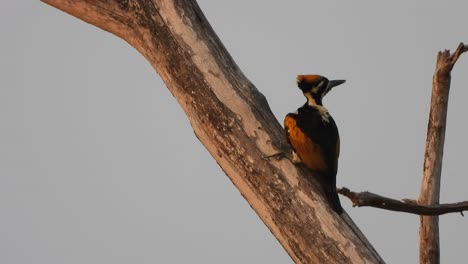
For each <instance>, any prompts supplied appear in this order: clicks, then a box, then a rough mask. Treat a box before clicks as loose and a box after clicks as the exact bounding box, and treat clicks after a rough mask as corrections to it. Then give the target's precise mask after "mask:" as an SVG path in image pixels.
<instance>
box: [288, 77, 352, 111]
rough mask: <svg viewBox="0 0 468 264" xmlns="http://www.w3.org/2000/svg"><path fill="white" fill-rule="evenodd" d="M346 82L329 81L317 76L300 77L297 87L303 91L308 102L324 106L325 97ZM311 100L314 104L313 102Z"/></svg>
mask: <svg viewBox="0 0 468 264" xmlns="http://www.w3.org/2000/svg"><path fill="white" fill-rule="evenodd" d="M344 82H345V80H331V81H330V80H328V79H327V78H325V77H323V76H320V75H315V74H307V75H298V76H297V86H299V88H300V89H301V90H302V93H304V96H305V97H306V98H307V102H308V103H309V104H310V103H314V104H318V105H322V99H323V97H324V96H325V95H326V94H327V93H328V92H330V91H331V89H332V88H333V87H335V86H338V85H340V84H342V83H344ZM311 100H312V101H313V102H311Z"/></svg>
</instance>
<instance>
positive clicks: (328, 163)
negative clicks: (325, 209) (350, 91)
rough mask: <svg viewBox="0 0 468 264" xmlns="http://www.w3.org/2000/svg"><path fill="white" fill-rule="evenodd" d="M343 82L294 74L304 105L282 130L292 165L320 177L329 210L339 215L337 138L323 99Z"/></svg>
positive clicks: (288, 116) (289, 116) (287, 116)
mask: <svg viewBox="0 0 468 264" xmlns="http://www.w3.org/2000/svg"><path fill="white" fill-rule="evenodd" d="M344 82H345V81H344V80H332V81H330V80H328V79H327V78H325V77H323V76H320V75H298V76H297V85H298V86H299V88H300V89H301V90H302V93H303V94H304V96H305V97H306V98H307V102H306V103H305V104H304V105H303V106H302V107H300V108H299V109H297V111H296V112H294V113H289V114H287V115H286V117H285V119H284V129H285V132H286V136H287V139H288V142H289V144H290V145H291V147H292V149H293V153H292V157H293V162H298V163H303V164H304V165H305V166H306V167H307V168H308V169H310V170H312V171H314V172H316V173H318V174H320V175H322V176H323V185H324V186H323V188H324V191H325V194H326V196H327V199H328V201H329V203H330V204H331V206H332V208H333V210H334V211H335V212H337V213H338V214H341V213H342V212H343V208H342V207H341V203H340V200H339V198H338V193H337V192H336V173H337V169H338V156H339V155H340V136H339V134H338V128H337V127H336V124H335V121H334V120H333V118H332V117H331V115H330V114H329V113H328V110H327V109H326V108H325V107H324V106H323V104H322V100H323V97H324V96H325V95H326V94H327V93H328V92H330V90H331V89H332V88H333V87H335V86H337V85H340V84H342V83H344Z"/></svg>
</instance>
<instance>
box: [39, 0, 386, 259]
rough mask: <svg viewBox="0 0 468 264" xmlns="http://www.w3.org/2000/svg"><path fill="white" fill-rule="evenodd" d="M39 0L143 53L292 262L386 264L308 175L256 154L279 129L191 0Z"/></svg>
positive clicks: (269, 147)
mask: <svg viewBox="0 0 468 264" xmlns="http://www.w3.org/2000/svg"><path fill="white" fill-rule="evenodd" d="M43 1H44V2H46V3H48V4H50V5H52V6H54V7H56V8H58V9H61V10H63V11H65V12H67V13H69V14H71V15H73V16H75V17H77V18H79V19H82V20H84V21H86V22H88V23H91V24H93V25H96V26H98V27H100V28H102V29H104V30H106V31H109V32H111V33H113V34H115V35H117V36H119V37H121V38H122V39H124V40H125V41H127V42H128V43H130V44H131V45H132V46H133V47H135V48H136V49H137V50H138V51H139V52H140V53H141V54H142V55H143V56H145V57H146V59H147V60H148V61H149V62H150V63H151V65H152V66H153V67H154V69H155V70H156V71H157V72H158V74H159V75H160V76H161V78H162V79H163V80H164V82H165V83H166V85H167V87H168V88H169V90H170V91H171V92H172V94H173V95H174V96H175V97H176V99H177V100H178V102H179V104H180V105H181V107H182V108H183V110H184V111H185V113H186V114H187V117H188V119H189V120H190V123H191V125H192V127H193V129H194V132H195V134H196V136H197V137H198V138H199V140H200V141H201V142H202V143H203V145H204V146H205V147H206V148H207V150H208V151H209V152H210V153H211V155H212V156H213V158H215V160H216V161H217V162H218V164H219V165H220V166H221V168H222V169H223V170H224V172H225V173H226V174H227V175H228V176H229V178H230V179H231V180H232V182H233V183H234V184H235V186H236V187H237V188H238V189H239V191H240V193H241V194H242V195H243V196H244V198H245V199H246V200H247V201H248V202H249V203H250V205H251V207H252V208H253V209H254V210H255V212H256V213H257V214H258V215H259V216H260V218H261V219H262V220H263V222H264V223H265V224H266V225H267V226H268V228H269V229H270V230H271V232H272V233H273V234H274V235H275V237H276V238H277V239H278V240H279V242H280V243H281V245H282V246H283V247H284V248H285V250H286V251H287V252H288V254H289V255H290V256H291V258H292V259H293V260H294V261H295V262H296V263H382V262H383V261H382V259H381V258H380V256H379V255H378V254H377V253H376V251H375V250H374V248H373V247H372V246H371V244H370V243H369V242H368V241H367V239H366V238H365V237H364V236H363V235H362V233H361V232H360V231H359V229H358V228H357V227H356V225H355V224H354V223H353V221H352V220H351V219H350V218H349V217H348V215H347V214H346V213H344V214H343V215H342V216H339V215H337V214H335V213H334V212H333V211H332V210H331V209H330V208H329V207H328V205H327V203H326V202H325V200H324V199H323V198H322V192H321V190H320V188H319V187H318V186H319V185H318V184H317V183H316V181H315V180H314V177H313V176H314V175H311V174H310V172H308V171H305V170H303V169H301V168H300V167H296V166H294V165H293V164H292V163H291V162H290V161H289V160H287V159H284V160H280V161H279V160H271V161H267V160H263V159H262V156H264V155H268V154H272V153H276V152H278V151H279V149H280V146H282V144H284V136H283V131H282V128H281V126H280V124H279V123H278V122H277V120H276V119H275V117H274V116H273V114H272V112H271V111H270V108H269V106H268V103H267V102H266V100H265V98H264V96H263V95H262V94H261V93H260V92H259V91H258V90H257V89H256V88H255V87H254V86H253V85H252V84H251V83H250V82H249V80H247V79H246V77H245V76H244V75H243V74H242V72H241V71H240V70H239V68H238V67H237V65H236V64H235V62H234V61H233V60H232V58H231V57H230V55H229V54H228V52H227V51H226V50H225V48H224V47H223V45H222V43H221V42H220V41H219V39H218V37H217V36H216V34H215V32H214V31H213V30H212V28H211V27H210V25H209V23H208V22H207V20H206V18H205V17H204V15H203V13H202V12H201V10H200V9H199V7H198V5H197V4H196V2H195V1H188V0H179V1H174V0H167V1H165V0H160V1H158V0H97V1H87V0H43ZM292 78H294V76H292Z"/></svg>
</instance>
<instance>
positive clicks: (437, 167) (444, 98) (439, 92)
mask: <svg viewBox="0 0 468 264" xmlns="http://www.w3.org/2000/svg"><path fill="white" fill-rule="evenodd" d="M467 50H468V46H466V45H464V44H463V43H460V45H459V46H458V48H457V50H456V51H455V52H454V53H453V55H451V54H450V52H449V51H448V50H445V51H443V52H439V53H438V55H437V63H436V69H435V72H434V76H433V79H432V95H431V106H430V112H429V123H428V127H427V140H426V151H425V154H424V168H423V177H422V182H421V193H420V195H419V199H418V204H421V205H429V206H432V205H438V204H439V196H440V179H441V173H442V158H443V154H444V141H445V127H446V123H447V107H448V98H449V91H450V81H451V71H452V69H453V66H454V65H455V62H456V61H457V60H458V58H459V56H460V55H461V54H462V53H464V52H466V51H467ZM420 219H421V225H420V228H419V263H421V264H437V263H440V249H439V217H438V216H421V218H420Z"/></svg>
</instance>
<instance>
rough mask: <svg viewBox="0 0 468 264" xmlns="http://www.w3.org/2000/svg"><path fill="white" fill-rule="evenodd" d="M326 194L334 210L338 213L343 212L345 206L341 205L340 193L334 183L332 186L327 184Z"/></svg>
mask: <svg viewBox="0 0 468 264" xmlns="http://www.w3.org/2000/svg"><path fill="white" fill-rule="evenodd" d="M325 195H326V198H327V200H328V202H329V203H330V205H331V207H332V209H333V211H335V212H336V213H337V214H342V213H343V207H341V203H340V198H339V197H338V193H337V192H336V187H335V185H334V184H333V185H331V186H325Z"/></svg>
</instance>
